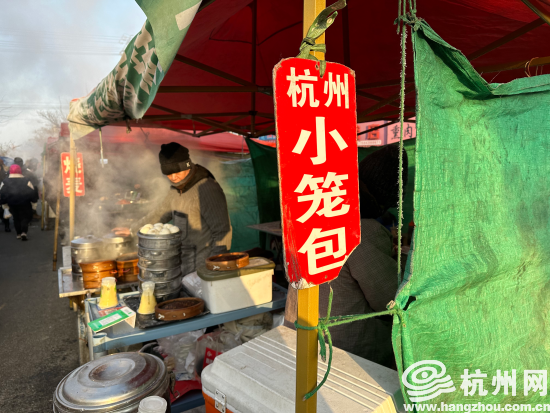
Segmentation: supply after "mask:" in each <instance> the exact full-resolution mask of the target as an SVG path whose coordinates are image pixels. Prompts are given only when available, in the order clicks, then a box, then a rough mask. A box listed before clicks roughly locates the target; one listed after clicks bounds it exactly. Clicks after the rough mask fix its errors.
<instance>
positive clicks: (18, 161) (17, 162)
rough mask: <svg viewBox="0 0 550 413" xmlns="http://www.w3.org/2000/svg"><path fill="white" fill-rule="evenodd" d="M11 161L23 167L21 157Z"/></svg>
mask: <svg viewBox="0 0 550 413" xmlns="http://www.w3.org/2000/svg"><path fill="white" fill-rule="evenodd" d="M13 163H14V164H16V165H19V166H20V167H21V168H23V159H21V158H20V157H17V158H15V159H14V160H13Z"/></svg>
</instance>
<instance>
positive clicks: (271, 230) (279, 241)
mask: <svg viewBox="0 0 550 413" xmlns="http://www.w3.org/2000/svg"><path fill="white" fill-rule="evenodd" d="M248 228H252V229H255V230H257V231H260V232H265V233H266V234H269V235H270V236H271V243H270V244H271V248H273V249H274V250H275V251H276V252H277V258H276V262H275V263H276V264H277V268H278V269H283V268H284V266H283V265H282V257H283V229H282V227H281V221H273V222H264V223H263V224H254V225H248ZM279 267H280V268H279Z"/></svg>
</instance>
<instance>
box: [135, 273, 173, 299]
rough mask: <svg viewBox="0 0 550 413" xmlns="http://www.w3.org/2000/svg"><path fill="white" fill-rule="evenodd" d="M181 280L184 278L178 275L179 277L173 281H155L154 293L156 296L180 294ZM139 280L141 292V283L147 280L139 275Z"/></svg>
mask: <svg viewBox="0 0 550 413" xmlns="http://www.w3.org/2000/svg"><path fill="white" fill-rule="evenodd" d="M181 278H182V277H180V276H179V275H178V276H176V277H175V278H173V279H171V280H167V281H155V291H154V294H155V296H157V295H164V294H171V293H175V292H179V290H180V289H181V287H182V285H181ZM138 280H139V287H140V290H141V283H143V282H145V281H147V280H144V279H143V278H141V277H140V276H139V275H138Z"/></svg>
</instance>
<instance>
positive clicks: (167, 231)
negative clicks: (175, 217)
mask: <svg viewBox="0 0 550 413" xmlns="http://www.w3.org/2000/svg"><path fill="white" fill-rule="evenodd" d="M167 234H170V230H169V229H168V228H163V229H161V230H160V231H159V235H167Z"/></svg>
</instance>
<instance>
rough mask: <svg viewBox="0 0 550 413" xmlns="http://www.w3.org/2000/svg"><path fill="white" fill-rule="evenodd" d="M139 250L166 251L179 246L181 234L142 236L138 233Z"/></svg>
mask: <svg viewBox="0 0 550 413" xmlns="http://www.w3.org/2000/svg"><path fill="white" fill-rule="evenodd" d="M138 246H139V248H141V247H143V248H151V249H155V250H167V249H171V248H173V247H180V246H181V232H176V233H175V234H162V235H161V234H156V235H149V234H142V233H141V232H138Z"/></svg>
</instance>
